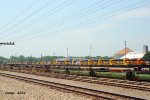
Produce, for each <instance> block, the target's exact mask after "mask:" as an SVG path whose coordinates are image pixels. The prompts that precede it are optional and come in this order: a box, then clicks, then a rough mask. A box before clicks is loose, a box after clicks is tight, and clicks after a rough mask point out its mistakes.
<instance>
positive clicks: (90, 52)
mask: <svg viewBox="0 0 150 100" xmlns="http://www.w3.org/2000/svg"><path fill="white" fill-rule="evenodd" d="M91 53H92V45H90V59H92V54H91Z"/></svg>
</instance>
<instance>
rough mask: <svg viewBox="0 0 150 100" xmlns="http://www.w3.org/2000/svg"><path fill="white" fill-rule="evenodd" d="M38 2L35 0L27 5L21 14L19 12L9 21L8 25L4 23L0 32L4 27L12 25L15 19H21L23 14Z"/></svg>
mask: <svg viewBox="0 0 150 100" xmlns="http://www.w3.org/2000/svg"><path fill="white" fill-rule="evenodd" d="M39 1H40V0H35V1H34V2H33V3H32V4H31V5H29V6H28V7H27V8H26V9H25V10H23V11H22V12H20V13H19V14H18V15H17V16H15V17H14V18H13V19H11V20H10V21H9V22H8V23H6V24H5V25H3V26H2V27H1V28H0V30H2V29H4V28H5V27H7V26H8V25H10V24H11V23H13V22H14V21H16V19H18V18H19V17H21V16H22V15H23V14H24V13H26V12H27V11H28V10H29V9H31V8H32V7H33V6H34V5H35V4H36V3H38V2H39Z"/></svg>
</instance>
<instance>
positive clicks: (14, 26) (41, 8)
mask: <svg viewBox="0 0 150 100" xmlns="http://www.w3.org/2000/svg"><path fill="white" fill-rule="evenodd" d="M55 1H56V0H52V1H48V2H47V3H46V4H44V5H43V6H42V7H40V8H39V9H37V10H35V11H34V12H32V13H31V14H30V15H28V16H26V17H25V18H23V19H22V20H21V21H19V22H17V23H16V24H14V25H13V26H11V27H9V28H8V29H6V30H4V31H3V32H1V34H3V33H5V34H6V33H7V35H6V36H8V35H9V34H8V32H9V31H11V30H13V29H14V28H16V27H17V26H19V25H20V24H22V23H24V22H25V21H27V20H28V19H30V18H31V17H33V16H35V15H36V14H38V13H39V12H40V11H42V10H44V9H45V8H46V7H48V6H49V5H52V4H53V3H54V2H55Z"/></svg>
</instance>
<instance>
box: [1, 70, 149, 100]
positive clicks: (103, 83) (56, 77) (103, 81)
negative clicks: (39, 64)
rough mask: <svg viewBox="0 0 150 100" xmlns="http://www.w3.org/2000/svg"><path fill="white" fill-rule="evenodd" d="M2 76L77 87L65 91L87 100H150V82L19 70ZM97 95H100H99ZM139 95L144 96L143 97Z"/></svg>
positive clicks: (3, 72) (58, 88)
mask: <svg viewBox="0 0 150 100" xmlns="http://www.w3.org/2000/svg"><path fill="white" fill-rule="evenodd" d="M18 72H19V73H18ZM0 74H1V75H3V74H4V75H3V76H5V77H9V78H10V77H11V78H15V77H22V79H19V78H18V80H20V81H21V80H22V81H25V82H30V83H32V82H31V81H28V80H26V79H25V78H26V77H27V78H34V80H35V79H36V80H37V79H38V80H40V81H44V82H45V81H46V82H47V81H50V82H54V83H53V84H55V85H56V83H59V84H65V85H71V86H76V87H74V88H75V90H76V91H73V90H68V89H70V88H69V87H66V89H67V90H64V89H63V91H71V92H72V93H75V94H76V93H77V94H78V95H79V96H80V95H81V96H83V95H85V97H87V98H88V97H90V99H94V98H97V99H125V100H126V99H127V98H128V99H133V100H136V99H149V98H150V97H149V96H148V94H149V93H150V84H149V82H137V81H127V80H117V79H109V78H94V77H86V76H77V75H66V74H57V73H43V72H36V73H32V72H29V71H25V70H24V71H19V70H12V69H7V70H1V72H0ZM16 79H17V78H16ZM34 83H35V82H34ZM41 86H44V84H42V85H41ZM51 87H55V88H52V89H54V90H55V89H56V90H59V91H60V90H61V91H62V88H61V87H60V86H59V87H56V86H51ZM78 87H82V89H83V88H84V89H94V91H96V92H98V93H96V94H92V95H91V94H89V92H88V93H85V92H83V93H82V92H81V90H80V93H79V92H78V91H77V88H78ZM71 89H72V87H71ZM95 89H96V90H95ZM82 91H83V90H82ZM86 92H87V90H86ZM104 93H105V94H104ZM106 93H107V94H106ZM97 94H100V95H97ZM110 94H111V96H110V97H109V96H108V95H110ZM112 94H113V96H112ZM139 94H142V96H141V95H139ZM116 95H119V96H121V97H119V96H118V97H117V96H116ZM58 99H59V98H58ZM68 99H69V98H68ZM80 99H82V98H80ZM84 99H85V98H84ZM88 99H89V98H88Z"/></svg>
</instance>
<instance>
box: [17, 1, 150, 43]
mask: <svg viewBox="0 0 150 100" xmlns="http://www.w3.org/2000/svg"><path fill="white" fill-rule="evenodd" d="M144 1H147V0H143V1H142V2H144ZM142 2H138V3H135V4H133V5H129V6H126V7H124V8H121V9H118V10H115V11H113V12H111V13H112V14H113V13H116V12H119V11H121V12H119V13H117V14H114V15H110V16H107V15H108V14H111V13H107V14H104V15H101V16H98V17H96V18H94V19H90V20H88V21H86V23H80V24H78V25H76V26H71V28H70V29H61V30H56V31H54V32H51V33H59V32H64V31H68V30H72V29H77V28H79V27H81V26H85V25H89V24H91V23H95V22H97V21H101V20H106V19H108V18H111V17H114V16H117V15H120V14H123V13H126V12H129V11H132V10H135V9H137V8H140V7H143V6H146V5H149V4H150V3H146V4H142V5H138V6H136V7H133V8H130V7H132V6H135V5H137V4H139V3H142ZM128 8H130V9H128ZM124 9H127V10H125V11H122V10H124ZM104 16H106V17H104ZM101 17H104V18H103V19H99V18H101ZM95 19H98V20H95ZM39 36H40V37H42V36H47V35H46V34H44V35H43V34H42V35H41V34H40V35H39ZM36 37H37V36H33V37H30V38H24V39H21V40H20V41H26V40H29V39H30V40H31V39H36Z"/></svg>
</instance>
